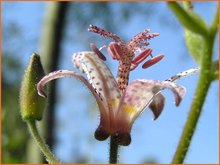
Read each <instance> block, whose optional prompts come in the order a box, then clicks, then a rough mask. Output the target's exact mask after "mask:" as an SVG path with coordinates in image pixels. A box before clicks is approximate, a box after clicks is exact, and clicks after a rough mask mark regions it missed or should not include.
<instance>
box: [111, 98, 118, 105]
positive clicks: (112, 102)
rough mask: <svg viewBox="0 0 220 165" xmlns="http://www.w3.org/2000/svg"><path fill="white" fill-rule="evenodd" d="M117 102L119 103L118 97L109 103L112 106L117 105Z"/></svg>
mask: <svg viewBox="0 0 220 165" xmlns="http://www.w3.org/2000/svg"><path fill="white" fill-rule="evenodd" d="M118 104H119V99H112V101H111V105H112V106H113V107H117V106H118Z"/></svg>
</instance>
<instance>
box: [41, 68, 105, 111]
mask: <svg viewBox="0 0 220 165" xmlns="http://www.w3.org/2000/svg"><path fill="white" fill-rule="evenodd" d="M62 77H72V78H77V79H79V80H80V81H82V82H83V83H84V84H85V85H86V86H87V87H88V88H89V90H90V91H91V92H92V94H93V95H94V97H95V98H96V101H97V103H98V105H99V107H100V108H101V110H102V109H104V106H103V104H102V102H101V98H100V97H99V96H98V95H97V93H96V91H95V89H94V88H93V87H92V86H91V85H90V84H89V82H88V81H87V80H86V79H85V78H84V77H83V76H82V75H80V74H79V73H76V72H73V71H69V70H58V71H54V72H51V73H49V74H48V75H46V76H44V77H43V78H42V79H41V80H40V81H39V83H38V84H37V90H38V94H39V95H40V96H42V97H46V96H47V95H46V93H45V92H44V86H45V85H46V84H47V83H48V82H50V81H52V80H55V79H58V78H62Z"/></svg>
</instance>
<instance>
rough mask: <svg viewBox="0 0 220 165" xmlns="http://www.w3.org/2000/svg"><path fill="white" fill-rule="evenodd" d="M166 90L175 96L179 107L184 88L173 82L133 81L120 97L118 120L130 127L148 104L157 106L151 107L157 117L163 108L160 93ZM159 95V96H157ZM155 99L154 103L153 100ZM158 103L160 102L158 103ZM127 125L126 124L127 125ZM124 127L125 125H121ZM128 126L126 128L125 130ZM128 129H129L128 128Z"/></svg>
mask: <svg viewBox="0 0 220 165" xmlns="http://www.w3.org/2000/svg"><path fill="white" fill-rule="evenodd" d="M165 88H168V89H170V90H171V91H172V92H173V93H174V95H175V103H176V106H178V105H179V103H180V101H181V99H182V97H183V95H184V94H185V88H184V87H182V86H179V85H177V84H175V83H173V82H168V81H158V80H136V81H133V82H132V83H131V84H130V85H129V86H128V87H127V88H126V91H125V93H124V95H123V97H122V100H121V103H120V107H119V114H118V116H119V117H120V118H124V119H123V120H124V121H126V122H128V123H129V125H130V127H131V125H132V123H133V122H134V120H135V119H136V118H137V117H138V116H139V115H140V113H141V112H143V110H144V109H145V108H146V107H148V106H149V105H150V104H152V105H155V104H156V105H155V106H157V107H156V108H155V107H153V109H154V110H157V111H158V112H156V111H155V112H154V113H155V114H156V117H158V116H157V115H159V113H160V112H161V110H162V108H163V101H164V99H163V96H161V94H160V91H161V90H163V89H165ZM158 94H159V95H158ZM154 99H156V100H155V101H154V102H153V100H154ZM158 101H162V103H159V102H158ZM128 123H127V124H128ZM122 125H124V126H125V125H126V124H122ZM128 128H129V126H127V129H128ZM129 129H130V128H129Z"/></svg>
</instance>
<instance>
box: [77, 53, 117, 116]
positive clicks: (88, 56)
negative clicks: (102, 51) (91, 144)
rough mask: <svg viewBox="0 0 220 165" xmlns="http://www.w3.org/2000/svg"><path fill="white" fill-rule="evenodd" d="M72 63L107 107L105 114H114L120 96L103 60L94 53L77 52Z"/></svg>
mask: <svg viewBox="0 0 220 165" xmlns="http://www.w3.org/2000/svg"><path fill="white" fill-rule="evenodd" d="M73 63H74V64H75V65H76V66H77V67H79V68H80V69H81V70H82V71H84V72H85V73H86V75H87V78H88V80H89V82H90V83H91V85H92V86H93V88H94V89H95V91H96V92H97V94H98V95H99V97H100V99H101V100H102V101H103V103H104V105H105V106H106V107H107V109H108V111H109V112H107V113H112V112H113V113H115V111H116V110H117V107H118V104H119V99H120V98H121V95H120V92H119V89H118V86H117V83H116V81H115V79H114V77H113V75H112V73H111V71H110V70H109V69H108V67H107V66H106V65H105V63H104V62H103V60H101V59H100V58H99V57H98V56H97V55H96V54H95V53H94V52H79V53H75V54H74V55H73ZM110 116H111V115H110Z"/></svg>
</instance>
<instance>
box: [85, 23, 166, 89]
mask: <svg viewBox="0 0 220 165" xmlns="http://www.w3.org/2000/svg"><path fill="white" fill-rule="evenodd" d="M88 30H89V31H91V32H94V33H97V34H99V35H102V36H104V37H107V38H110V39H113V40H114V42H110V44H109V45H108V48H107V49H108V53H109V55H111V56H112V58H113V59H115V60H118V61H119V66H118V73H117V77H116V80H117V83H118V86H119V89H120V91H121V92H123V91H124V90H125V88H126V86H127V85H128V80H129V73H130V71H132V70H134V69H135V68H136V67H137V66H138V65H139V64H140V63H141V62H143V61H144V60H145V59H146V58H147V57H148V56H151V57H152V55H151V53H152V49H151V48H147V46H148V45H149V42H148V40H150V39H152V38H154V37H156V36H158V35H159V33H151V34H150V33H149V31H150V30H149V29H146V30H145V31H143V32H141V33H139V34H137V35H136V36H135V37H134V38H133V39H131V41H130V42H129V43H128V44H126V43H125V42H124V41H123V40H122V39H120V38H119V37H118V36H117V35H116V34H113V33H111V32H108V31H107V30H104V29H102V28H100V27H97V26H95V25H90V27H89V29H88ZM90 47H91V48H92V50H93V51H94V52H95V53H96V54H97V55H98V56H99V57H100V58H102V59H103V60H105V59H106V58H105V56H104V55H103V54H102V53H101V52H100V51H99V49H98V48H97V47H96V46H95V44H91V45H90ZM163 57H164V55H163V54H160V55H158V56H156V57H152V58H151V59H150V60H148V61H146V62H145V63H144V64H143V65H142V68H144V69H145V68H148V67H150V66H152V65H153V64H155V63H157V62H159V61H160V60H161V59H162V58H163Z"/></svg>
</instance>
